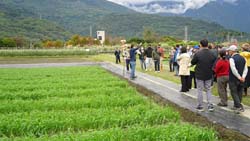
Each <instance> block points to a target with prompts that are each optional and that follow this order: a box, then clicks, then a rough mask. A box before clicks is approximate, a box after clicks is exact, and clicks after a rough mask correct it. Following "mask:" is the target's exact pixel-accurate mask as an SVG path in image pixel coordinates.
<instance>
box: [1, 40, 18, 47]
mask: <svg viewBox="0 0 250 141" xmlns="http://www.w3.org/2000/svg"><path fill="white" fill-rule="evenodd" d="M2 42H3V46H4V47H16V42H15V41H14V40H13V39H12V38H3V40H2Z"/></svg>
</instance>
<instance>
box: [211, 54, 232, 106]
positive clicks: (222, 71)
mask: <svg viewBox="0 0 250 141" xmlns="http://www.w3.org/2000/svg"><path fill="white" fill-rule="evenodd" d="M219 55H220V58H219V60H218V61H217V63H216V65H215V68H214V72H215V75H216V76H217V87H218V93H219V96H220V99H221V100H220V103H218V106H224V107H226V106H227V84H228V81H229V67H230V65H229V61H228V60H227V53H226V50H220V52H219Z"/></svg>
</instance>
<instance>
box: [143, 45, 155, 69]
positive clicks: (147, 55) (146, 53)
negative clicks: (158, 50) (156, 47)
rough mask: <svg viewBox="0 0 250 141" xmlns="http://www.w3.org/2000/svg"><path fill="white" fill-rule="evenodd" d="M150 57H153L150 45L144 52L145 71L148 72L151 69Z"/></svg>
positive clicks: (151, 60) (151, 61)
mask: <svg viewBox="0 0 250 141" xmlns="http://www.w3.org/2000/svg"><path fill="white" fill-rule="evenodd" d="M152 55H153V48H152V47H151V45H149V47H148V48H147V49H146V50H145V56H146V71H147V70H149V71H150V70H151V69H152V65H153V59H152Z"/></svg>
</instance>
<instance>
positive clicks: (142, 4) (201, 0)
mask: <svg viewBox="0 0 250 141" xmlns="http://www.w3.org/2000/svg"><path fill="white" fill-rule="evenodd" d="M108 1H111V2H114V3H117V4H120V5H123V6H126V7H128V8H131V9H134V10H135V11H138V12H143V13H175V14H180V13H185V12H186V11H187V10H188V9H199V8H201V7H203V6H204V5H205V4H207V3H209V2H212V1H217V0H108ZM157 1H162V2H170V1H172V2H177V3H176V4H175V5H172V6H171V7H167V6H163V5H160V4H158V3H154V4H151V5H146V4H147V3H149V2H157ZM223 1H224V2H229V3H234V2H236V1H237V0H223Z"/></svg>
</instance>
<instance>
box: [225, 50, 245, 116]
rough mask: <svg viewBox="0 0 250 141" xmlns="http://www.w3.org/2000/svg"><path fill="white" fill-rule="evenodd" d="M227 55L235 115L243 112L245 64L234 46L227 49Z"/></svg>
mask: <svg viewBox="0 0 250 141" xmlns="http://www.w3.org/2000/svg"><path fill="white" fill-rule="evenodd" d="M227 50H228V53H229V55H230V56H231V58H230V59H229V63H230V71H229V88H230V91H231V95H232V97H233V101H234V108H233V109H234V110H235V111H236V113H237V114H239V113H240V112H244V108H243V105H242V104H241V101H242V93H243V88H244V82H245V78H246V76H247V71H248V70H247V64H246V60H245V58H244V57H242V56H240V54H239V53H237V51H238V48H237V46H235V45H231V46H230V47H229V48H228V49H227Z"/></svg>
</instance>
